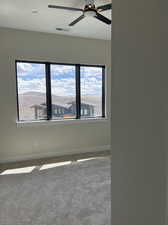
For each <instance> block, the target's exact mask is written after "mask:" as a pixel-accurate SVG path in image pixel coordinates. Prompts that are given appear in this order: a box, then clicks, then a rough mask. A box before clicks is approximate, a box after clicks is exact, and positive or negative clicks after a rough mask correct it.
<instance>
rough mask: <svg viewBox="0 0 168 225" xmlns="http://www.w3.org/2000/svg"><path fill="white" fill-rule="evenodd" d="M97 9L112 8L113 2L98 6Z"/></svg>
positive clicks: (100, 10)
mask: <svg viewBox="0 0 168 225" xmlns="http://www.w3.org/2000/svg"><path fill="white" fill-rule="evenodd" d="M97 9H98V10H99V12H102V11H105V10H109V9H112V4H111V3H110V4H107V5H101V6H98V7H97Z"/></svg>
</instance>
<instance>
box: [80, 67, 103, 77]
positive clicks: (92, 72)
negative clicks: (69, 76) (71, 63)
mask: <svg viewBox="0 0 168 225" xmlns="http://www.w3.org/2000/svg"><path fill="white" fill-rule="evenodd" d="M101 75H102V68H101V67H88V66H82V67H81V76H82V77H85V78H87V77H98V76H101Z"/></svg>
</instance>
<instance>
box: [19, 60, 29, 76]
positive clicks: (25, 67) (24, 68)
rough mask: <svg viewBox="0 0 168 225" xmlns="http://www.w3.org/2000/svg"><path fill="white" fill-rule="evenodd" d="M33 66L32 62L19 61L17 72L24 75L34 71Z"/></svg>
mask: <svg viewBox="0 0 168 225" xmlns="http://www.w3.org/2000/svg"><path fill="white" fill-rule="evenodd" d="M32 71H33V66H32V65H31V64H30V63H17V72H18V74H19V75H21V76H24V75H27V74H28V73H32Z"/></svg>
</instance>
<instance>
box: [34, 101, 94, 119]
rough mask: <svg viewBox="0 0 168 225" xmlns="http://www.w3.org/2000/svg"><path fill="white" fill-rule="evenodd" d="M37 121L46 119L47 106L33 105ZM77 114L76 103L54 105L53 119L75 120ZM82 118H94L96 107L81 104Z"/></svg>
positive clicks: (43, 104)
mask: <svg viewBox="0 0 168 225" xmlns="http://www.w3.org/2000/svg"><path fill="white" fill-rule="evenodd" d="M31 108H34V116H35V119H44V118H46V116H47V115H46V104H45V103H42V104H39V105H37V104H36V105H33V106H31ZM75 114H76V102H75V101H74V102H69V103H57V104H52V117H53V118H57V117H58V118H59V117H64V118H74V115H75ZM81 116H86V117H92V116H94V106H93V105H91V104H88V103H81Z"/></svg>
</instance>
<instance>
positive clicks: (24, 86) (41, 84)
mask: <svg viewBox="0 0 168 225" xmlns="http://www.w3.org/2000/svg"><path fill="white" fill-rule="evenodd" d="M45 84H46V81H45V79H32V80H23V79H22V78H18V92H19V94H22V93H25V92H29V91H36V92H43V93H45V92H46V85H45Z"/></svg>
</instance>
